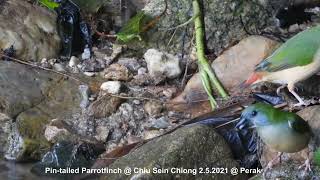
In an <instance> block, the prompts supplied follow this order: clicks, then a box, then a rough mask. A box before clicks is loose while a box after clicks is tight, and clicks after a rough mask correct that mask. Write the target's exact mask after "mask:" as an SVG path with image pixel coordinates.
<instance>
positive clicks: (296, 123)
mask: <svg viewBox="0 0 320 180" xmlns="http://www.w3.org/2000/svg"><path fill="white" fill-rule="evenodd" d="M288 124H289V127H290V128H292V129H294V130H295V131H296V132H299V133H306V132H311V130H310V126H309V125H308V123H307V122H306V121H305V120H303V119H302V118H301V117H299V116H295V117H294V118H292V119H291V120H289V121H288Z"/></svg>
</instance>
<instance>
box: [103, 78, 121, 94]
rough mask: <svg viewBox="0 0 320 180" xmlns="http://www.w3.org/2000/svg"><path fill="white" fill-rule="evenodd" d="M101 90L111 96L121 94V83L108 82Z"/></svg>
mask: <svg viewBox="0 0 320 180" xmlns="http://www.w3.org/2000/svg"><path fill="white" fill-rule="evenodd" d="M100 89H101V90H102V91H106V92H107V93H110V94H119V93H120V89H121V82H120V81H107V82H104V83H102V84H101V86H100Z"/></svg>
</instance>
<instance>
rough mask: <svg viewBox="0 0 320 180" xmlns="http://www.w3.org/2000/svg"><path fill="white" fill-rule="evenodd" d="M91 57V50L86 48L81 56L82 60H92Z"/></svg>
mask: <svg viewBox="0 0 320 180" xmlns="http://www.w3.org/2000/svg"><path fill="white" fill-rule="evenodd" d="M90 57H91V52H90V48H88V47H86V48H84V50H83V53H82V55H81V58H82V60H87V59H90Z"/></svg>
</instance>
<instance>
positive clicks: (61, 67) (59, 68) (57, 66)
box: [53, 63, 66, 72]
mask: <svg viewBox="0 0 320 180" xmlns="http://www.w3.org/2000/svg"><path fill="white" fill-rule="evenodd" d="M53 69H54V70H55V71H58V72H66V70H65V68H64V65H62V64H61V63H55V64H54V65H53Z"/></svg>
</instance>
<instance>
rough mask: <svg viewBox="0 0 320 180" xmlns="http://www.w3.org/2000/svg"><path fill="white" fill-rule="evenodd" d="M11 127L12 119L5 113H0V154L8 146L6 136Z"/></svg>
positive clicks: (7, 136)
mask: <svg viewBox="0 0 320 180" xmlns="http://www.w3.org/2000/svg"><path fill="white" fill-rule="evenodd" d="M11 128H12V119H11V118H10V117H8V116H7V115H5V114H2V113H0V144H1V147H0V154H3V153H4V152H5V151H6V150H7V148H8V138H9V134H10V132H11Z"/></svg>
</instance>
